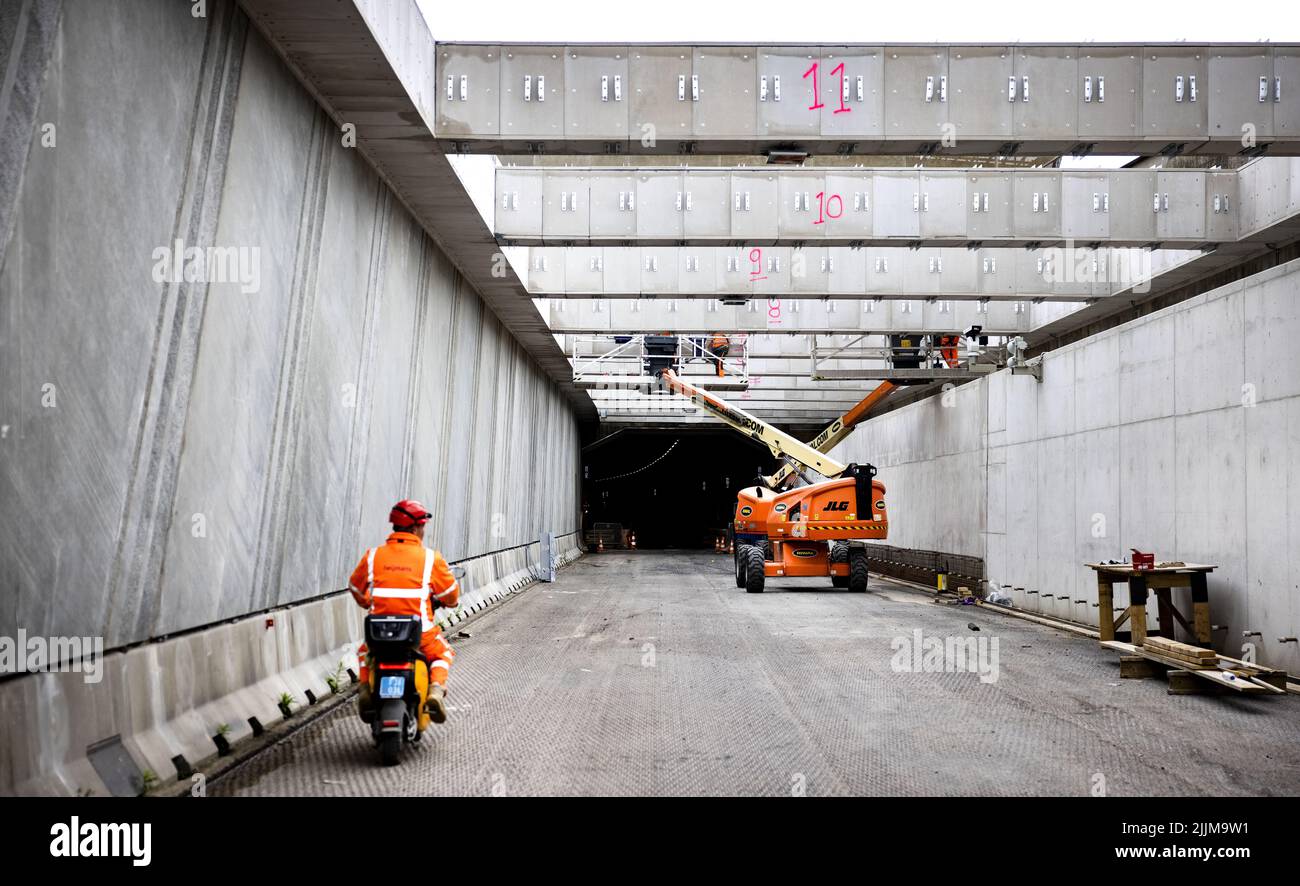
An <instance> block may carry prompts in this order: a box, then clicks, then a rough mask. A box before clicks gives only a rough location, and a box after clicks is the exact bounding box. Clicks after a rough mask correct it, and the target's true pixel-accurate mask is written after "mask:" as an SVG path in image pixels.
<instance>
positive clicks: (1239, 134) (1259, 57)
mask: <svg viewBox="0 0 1300 886" xmlns="http://www.w3.org/2000/svg"><path fill="white" fill-rule="evenodd" d="M1209 75H1210V81H1209V82H1210V87H1211V89H1210V92H1209V95H1207V96H1206V98H1207V99H1208V100H1209V134H1210V137H1211V138H1215V139H1224V138H1226V139H1235V140H1240V143H1241V144H1242V146H1243V147H1250V146H1252V145H1253V144H1254V142H1253V140H1254V139H1256V138H1272V136H1273V106H1274V102H1273V50H1272V48H1271V47H1268V46H1259V47H1244V46H1231V47H1227V46H1225V47H1212V48H1211V49H1210V58H1209Z"/></svg>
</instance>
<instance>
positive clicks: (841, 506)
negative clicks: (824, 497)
mask: <svg viewBox="0 0 1300 886" xmlns="http://www.w3.org/2000/svg"><path fill="white" fill-rule="evenodd" d="M848 509H849V503H848V502H847V501H828V502H826V510H828V511H847V510H848Z"/></svg>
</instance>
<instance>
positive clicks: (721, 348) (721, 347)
mask: <svg viewBox="0 0 1300 886" xmlns="http://www.w3.org/2000/svg"><path fill="white" fill-rule="evenodd" d="M730 352H731V339H729V338H727V337H726V336H725V335H723V334H722V333H721V332H715V333H713V335H712V337H710V338H709V353H711V354H713V356H715V357H717V358H718V362H717V365H716V367H715V368H716V369H717V373H718V378H722V376H724V375H726V374H727V372H726V370H725V369H723V368H722V361H723V360H725V359H726V357H727V354H728V353H730Z"/></svg>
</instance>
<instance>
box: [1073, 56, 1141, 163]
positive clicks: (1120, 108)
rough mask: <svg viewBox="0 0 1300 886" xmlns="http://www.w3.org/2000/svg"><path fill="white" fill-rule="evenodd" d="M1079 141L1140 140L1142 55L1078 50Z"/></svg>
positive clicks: (1136, 142) (1134, 141) (1135, 143)
mask: <svg viewBox="0 0 1300 886" xmlns="http://www.w3.org/2000/svg"><path fill="white" fill-rule="evenodd" d="M1077 89H1078V95H1079V141H1080V142H1081V143H1083V144H1088V143H1089V142H1090V141H1093V140H1096V139H1129V138H1131V139H1132V140H1133V142H1132V144H1134V145H1137V144H1138V143H1139V139H1140V138H1141V135H1142V133H1141V131H1140V129H1139V121H1140V119H1141V116H1140V115H1141V113H1142V95H1141V89H1142V51H1141V50H1140V49H1137V48H1128V47H1089V46H1082V47H1080V48H1079V81H1078V86H1077Z"/></svg>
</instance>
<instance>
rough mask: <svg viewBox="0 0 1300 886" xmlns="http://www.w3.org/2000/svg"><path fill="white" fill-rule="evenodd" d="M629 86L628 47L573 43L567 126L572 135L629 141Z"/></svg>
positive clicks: (568, 57)
mask: <svg viewBox="0 0 1300 886" xmlns="http://www.w3.org/2000/svg"><path fill="white" fill-rule="evenodd" d="M547 85H548V86H549V85H550V84H547ZM627 87H628V47H626V46H570V47H569V48H568V49H567V50H565V53H564V122H565V127H564V129H565V133H566V134H567V135H568V137H569V138H589V139H593V140H613V141H623V140H625V139H626V138H627V137H628V134H629V133H628V116H629V111H628V108H629V107H631V102H630V100H629V98H628V94H627Z"/></svg>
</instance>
